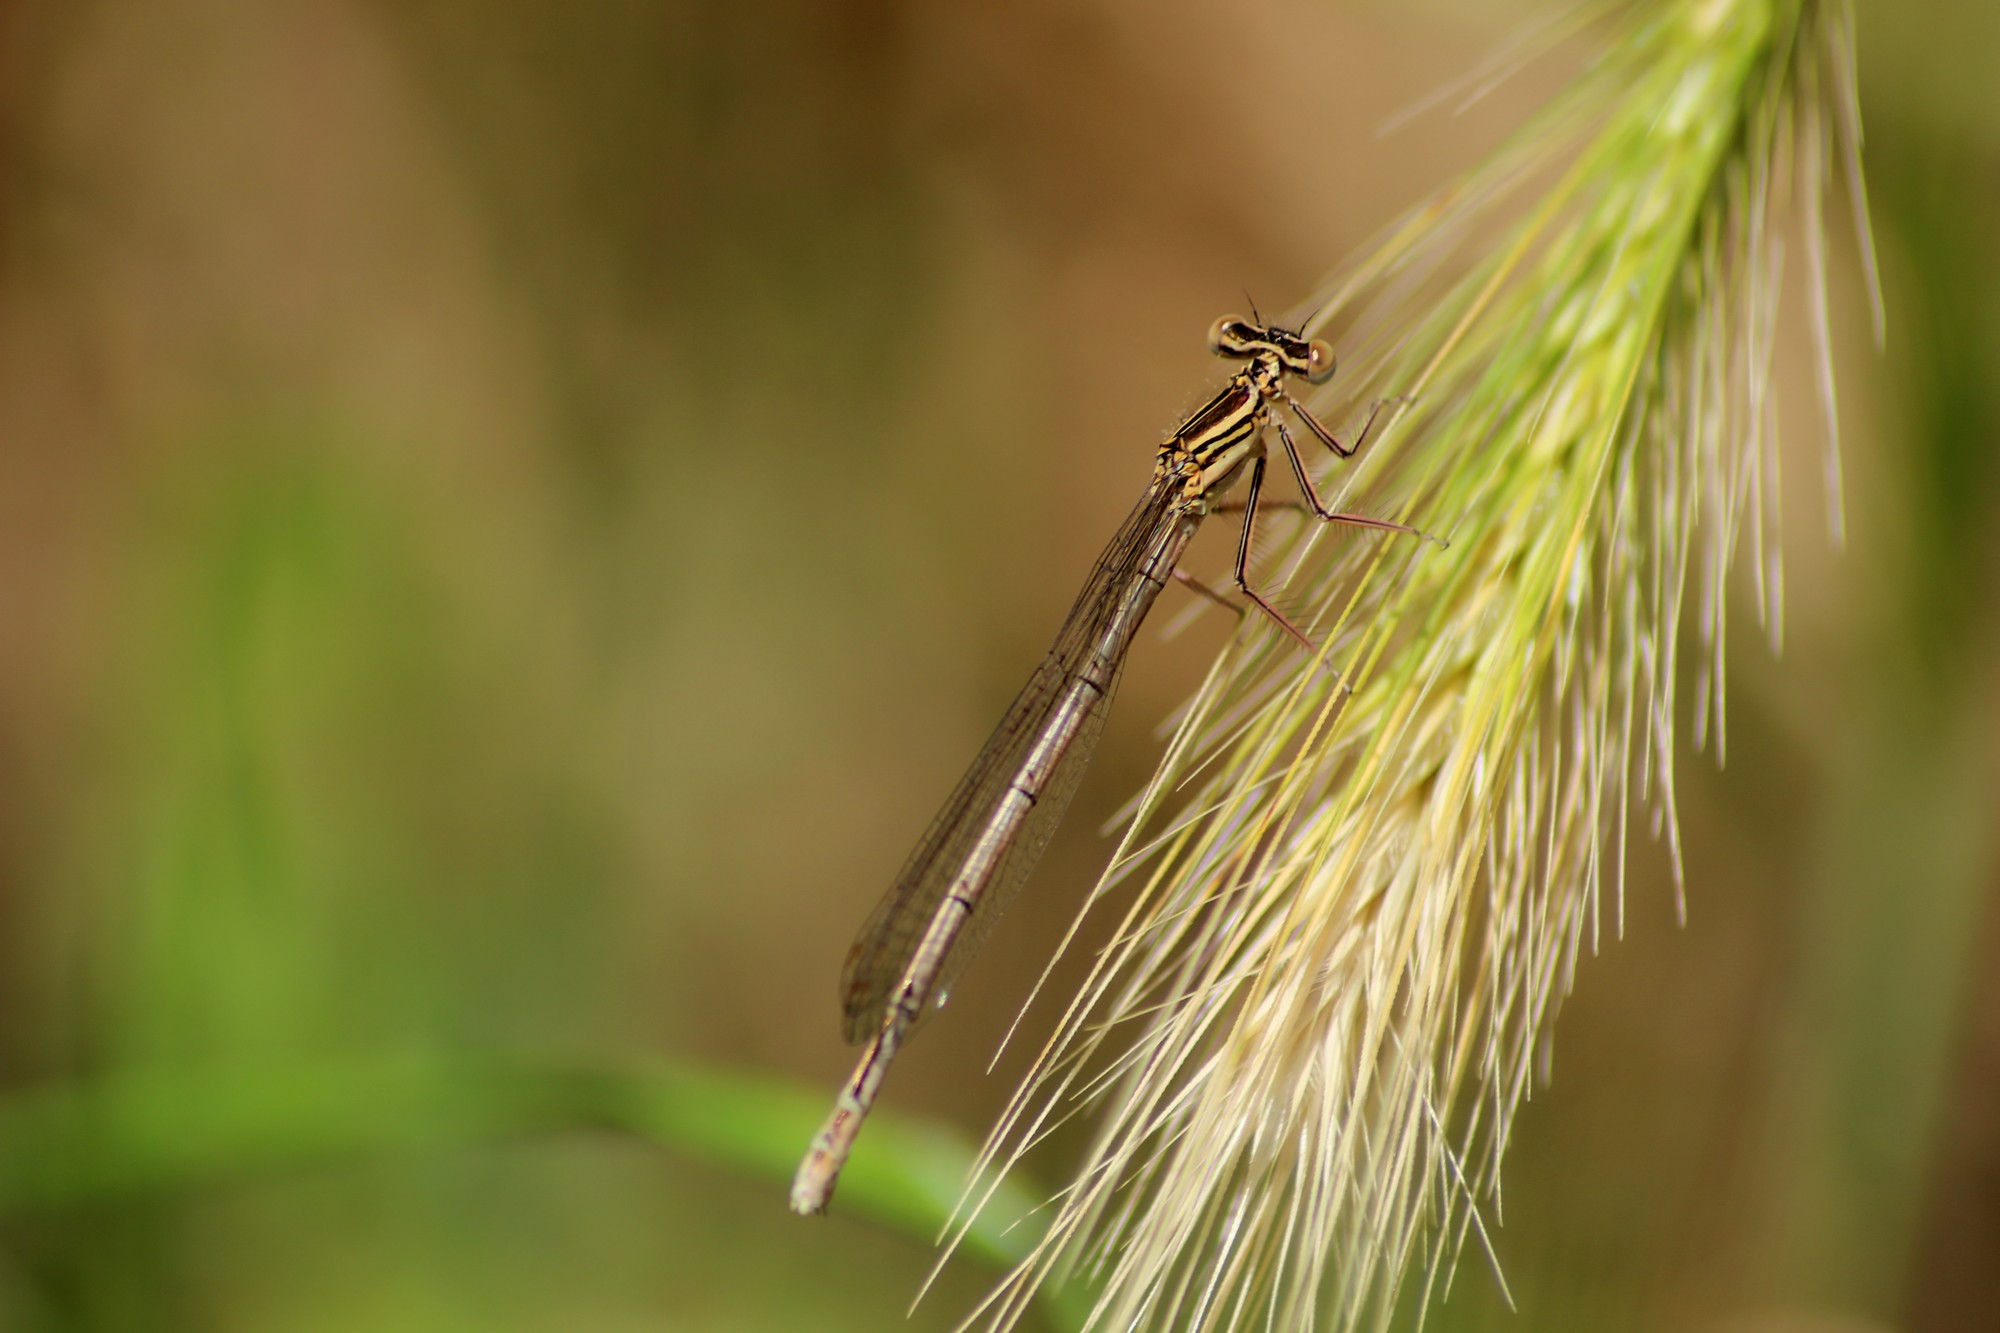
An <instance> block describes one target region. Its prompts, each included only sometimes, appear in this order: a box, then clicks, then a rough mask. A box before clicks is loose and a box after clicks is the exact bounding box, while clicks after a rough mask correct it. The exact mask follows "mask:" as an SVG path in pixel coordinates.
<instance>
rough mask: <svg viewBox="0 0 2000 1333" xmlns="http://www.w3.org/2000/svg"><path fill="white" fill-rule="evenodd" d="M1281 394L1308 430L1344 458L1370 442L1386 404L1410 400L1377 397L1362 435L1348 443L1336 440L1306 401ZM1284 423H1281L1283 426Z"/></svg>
mask: <svg viewBox="0 0 2000 1333" xmlns="http://www.w3.org/2000/svg"><path fill="white" fill-rule="evenodd" d="M1280 396H1281V397H1282V398H1283V399H1284V400H1285V406H1286V407H1289V408H1291V409H1292V415H1293V416H1295V417H1297V418H1298V419H1299V420H1300V421H1302V422H1304V423H1305V427H1306V429H1307V430H1309V431H1311V432H1312V433H1313V434H1315V435H1317V436H1319V442H1320V443H1321V444H1323V445H1325V446H1326V447H1327V448H1329V449H1331V450H1333V451H1334V452H1335V453H1336V454H1339V455H1340V456H1341V457H1342V458H1352V457H1354V455H1356V454H1358V453H1360V452H1361V446H1362V445H1364V444H1366V443H1368V432H1369V431H1371V430H1374V429H1375V418H1376V417H1378V416H1380V415H1381V414H1382V409H1383V408H1384V407H1385V406H1387V405H1388V404H1390V403H1401V402H1407V401H1409V400H1408V399H1405V398H1378V399H1376V400H1375V406H1373V407H1371V408H1369V409H1368V420H1367V421H1365V422H1363V423H1362V425H1361V435H1360V437H1359V438H1358V439H1356V440H1355V441H1354V443H1353V444H1351V445H1346V444H1342V443H1341V442H1340V441H1339V440H1336V439H1335V438H1334V437H1333V432H1332V431H1330V430H1328V429H1327V428H1326V427H1325V426H1322V425H1321V424H1320V421H1319V418H1318V417H1316V416H1314V415H1313V414H1312V413H1311V412H1310V411H1308V410H1307V409H1306V405H1305V404H1304V403H1302V402H1300V401H1299V400H1298V399H1296V398H1294V397H1292V396H1291V395H1290V394H1289V393H1287V394H1282V395H1280ZM1282 424H1283V423H1280V425H1281V426H1282Z"/></svg>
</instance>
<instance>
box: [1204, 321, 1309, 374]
mask: <svg viewBox="0 0 2000 1333" xmlns="http://www.w3.org/2000/svg"><path fill="white" fill-rule="evenodd" d="M1208 346H1209V349H1210V350H1211V351H1213V352H1214V353H1215V354H1216V355H1217V356H1227V357H1233V358H1235V359H1238V360H1243V361H1247V360H1249V359H1250V358H1251V357H1254V356H1258V355H1270V356H1275V357H1276V358H1277V359H1278V362H1279V364H1281V365H1282V366H1284V368H1285V370H1286V371H1287V372H1288V373H1289V374H1293V375H1297V376H1298V377H1299V378H1300V379H1303V380H1304V381H1305V382H1306V383H1308V384H1324V383H1326V381H1328V380H1329V379H1332V378H1333V369H1334V360H1333V347H1332V345H1331V344H1329V343H1327V342H1326V341H1325V340H1323V339H1320V338H1314V339H1312V340H1311V341H1307V340H1306V339H1305V338H1302V337H1300V336H1299V335H1298V334H1296V333H1293V332H1291V331H1290V330H1288V329H1281V328H1278V327H1276V326H1275V325H1272V326H1267V325H1263V324H1253V323H1251V322H1250V321H1249V320H1247V319H1244V318H1243V317H1242V316H1241V315H1224V316H1223V317H1222V318H1221V319H1218V320H1216V321H1215V323H1214V324H1212V325H1211V326H1209V330H1208Z"/></svg>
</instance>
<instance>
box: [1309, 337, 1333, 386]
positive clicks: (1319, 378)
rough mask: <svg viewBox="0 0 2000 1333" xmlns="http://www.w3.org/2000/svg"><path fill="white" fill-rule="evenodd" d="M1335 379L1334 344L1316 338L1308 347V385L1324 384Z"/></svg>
mask: <svg viewBox="0 0 2000 1333" xmlns="http://www.w3.org/2000/svg"><path fill="white" fill-rule="evenodd" d="M1332 378H1333V344H1331V343H1329V342H1327V341H1326V340H1325V339H1324V338H1315V339H1313V340H1312V342H1310V343H1308V344H1307V345H1306V375H1305V380H1306V383H1307V384H1324V383H1326V382H1327V381H1328V380H1330V379H1332Z"/></svg>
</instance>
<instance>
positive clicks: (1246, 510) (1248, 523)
mask: <svg viewBox="0 0 2000 1333" xmlns="http://www.w3.org/2000/svg"><path fill="white" fill-rule="evenodd" d="M1263 489H1264V456H1263V455H1262V454H1259V455H1258V456H1257V461H1256V462H1254V463H1252V464H1251V465H1250V486H1249V490H1248V493H1247V494H1245V495H1244V497H1243V531H1242V533H1241V535H1239V536H1238V537H1237V539H1236V586H1237V587H1238V588H1240V589H1242V591H1243V595H1244V596H1245V597H1248V598H1249V599H1250V600H1251V602H1252V603H1253V604H1254V605H1255V606H1256V607H1257V609H1258V610H1260V611H1262V612H1263V613H1264V614H1265V615H1267V616H1269V617H1271V619H1273V620H1275V621H1277V622H1278V625H1279V627H1280V628H1281V629H1283V630H1284V631H1285V633H1287V634H1289V635H1291V636H1292V637H1293V638H1294V639H1296V640H1298V643H1299V646H1300V647H1302V648H1304V649H1305V650H1306V651H1307V652H1309V653H1310V652H1314V651H1316V649H1315V647H1314V645H1313V641H1312V640H1311V639H1310V638H1308V637H1307V636H1306V632H1305V631H1304V630H1302V629H1300V628H1299V627H1298V626H1297V625H1294V624H1293V623H1292V622H1291V621H1290V620H1289V619H1287V618H1286V616H1285V613H1284V612H1282V611H1280V610H1279V609H1278V608H1277V607H1275V606H1272V605H1271V604H1270V603H1269V602H1268V601H1266V600H1265V599H1264V595H1263V594H1262V593H1260V592H1258V591H1257V590H1256V589H1255V588H1253V587H1251V586H1250V537H1251V534H1252V532H1253V531H1254V530H1255V528H1256V524H1257V493H1258V492H1259V491H1261V490H1263Z"/></svg>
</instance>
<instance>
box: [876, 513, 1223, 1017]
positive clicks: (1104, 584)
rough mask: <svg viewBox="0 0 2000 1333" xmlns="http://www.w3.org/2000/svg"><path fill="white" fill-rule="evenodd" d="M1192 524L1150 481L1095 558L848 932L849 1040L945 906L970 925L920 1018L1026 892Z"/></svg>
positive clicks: (896, 982)
mask: <svg viewBox="0 0 2000 1333" xmlns="http://www.w3.org/2000/svg"><path fill="white" fill-rule="evenodd" d="M1199 522H1200V516H1199V515H1198V514H1190V513H1187V512H1185V511H1184V510H1182V509H1181V508H1180V507H1178V506H1177V505H1176V503H1175V493H1174V491H1173V489H1172V488H1170V487H1169V486H1167V485H1165V484H1163V483H1159V482H1156V483H1155V484H1154V486H1153V488H1152V489H1151V490H1149V491H1148V492H1147V494H1146V497H1145V498H1144V499H1143V500H1141V501H1140V502H1139V504H1138V506H1137V507H1136V508H1134V509H1133V511H1132V513H1131V514H1130V516H1128V517H1127V518H1126V520H1125V522H1124V524H1123V525H1122V526H1121V527H1120V528H1119V529H1118V532H1117V534H1116V535H1115V536H1114V537H1113V538H1112V539H1111V543H1110V545H1108V546H1107V547H1106V548H1105V550H1104V554H1103V555H1101V556H1099V557H1098V561H1097V565H1096V567H1095V568H1094V569H1093V570H1092V571H1091V575H1090V579H1089V581H1088V582H1087V583H1085V584H1084V587H1083V591H1082V592H1081V593H1080V594H1079V595H1078V597H1077V599H1076V604H1075V605H1074V606H1073V607H1072V608H1071V609H1070V613H1069V618H1068V619H1067V620H1065V621H1064V622H1063V627H1062V630H1061V632H1060V633H1058V634H1057V636H1056V641H1055V645H1054V646H1053V647H1052V648H1050V650H1049V653H1048V655H1047V656H1046V657H1044V658H1043V659H1042V663H1041V665H1040V666H1039V667H1038V668H1036V671H1035V674H1034V675H1033V676H1032V677H1031V678H1030V679H1029V681H1028V683H1027V685H1026V686H1025V687H1024V688H1023V689H1022V690H1021V693H1020V694H1019V695H1017V696H1016V697H1015V699H1014V702H1013V703H1012V704H1011V705H1010V706H1009V707H1008V709H1007V712H1006V715H1005V716H1004V717H1002V718H1001V720H1000V725H999V726H998V727H997V728H996V729H995V730H994V732H993V735H992V736H991V737H990V738H989V739H988V740H987V742H986V745H985V746H984V748H982V749H981V750H980V752H979V756H978V758H976V759H974V760H973V761H972V766H971V768H969V769H967V770H966V773H965V776H964V777H963V778H961V779H959V783H958V786H957V787H956V788H955V789H953V791H952V793H951V796H950V797H949V798H948V799H947V800H946V801H945V803H944V808H943V809H941V810H939V811H938V813H937V817H936V818H935V819H933V820H932V821H931V824H930V827H929V828H928V829H927V830H926V831H925V833H924V836H923V837H922V839H920V840H919V841H918V843H917V846H916V850H915V851H913V852H912V853H911V854H910V859H909V861H908V862H906V863H905V864H904V866H903V870H902V873H901V874H899V875H897V877H896V881H895V883H894V884H893V885H891V886H890V888H889V891H888V892H887V893H886V894H884V895H883V897H882V901H881V902H879V903H878V904H876V907H875V910H874V911H873V912H871V913H870V914H869V916H868V919H867V920H866V921H865V922H863V923H862V926H861V931H860V933H859V934H858V935H856V936H855V939H854V945H853V947H852V948H851V949H849V950H848V955H847V964H846V967H845V968H844V969H843V971H842V973H841V1007H842V1022H843V1031H844V1033H845V1035H846V1038H847V1040H848V1042H850V1043H854V1044H858V1043H860V1042H863V1041H865V1040H867V1039H868V1038H869V1036H870V1035H871V1034H873V1033H874V1032H875V1031H876V1029H877V1028H878V1027H879V1026H880V1025H881V1023H882V1020H883V1016H884V1013H885V1011H886V1009H887V1007H888V1004H889V1001H890V998H891V996H893V995H894V994H895V993H896V991H897V989H898V987H899V986H900V985H901V983H902V982H903V979H904V974H905V973H906V971H907V970H908V969H909V967H910V964H911V961H912V959H914V958H915V957H916V956H917V953H918V951H919V949H920V948H922V947H923V946H924V942H925V940H926V939H927V938H931V939H933V940H936V939H938V938H940V935H939V934H937V933H934V931H933V924H934V922H936V921H937V919H938V916H939V913H940V912H941V911H942V912H947V913H957V912H959V911H960V910H961V909H963V912H964V915H965V920H964V921H963V922H962V923H957V926H956V930H955V931H946V932H944V933H943V935H942V938H943V939H944V941H945V942H944V944H943V946H942V953H941V955H939V956H938V957H936V958H935V959H934V960H933V961H934V964H935V971H934V975H933V976H932V977H930V978H929V979H927V981H926V982H925V984H924V985H923V987H922V991H923V995H924V999H923V1008H922V1011H921V1013H920V1014H919V1015H918V1020H917V1021H918V1022H921V1021H922V1020H923V1019H924V1018H928V1017H929V1016H930V1014H931V1013H933V1012H935V1010H936V1009H937V1007H938V1006H939V1005H940V1004H941V1003H943V1000H944V998H945V996H946V994H947V993H948V992H949V990H950V988H951V985H952V983H953V982H954V981H955V980H956V979H957V978H958V976H959V974H960V973H961V972H963V971H964V970H965V966H966V964H967V963H969V962H970V961H971V959H972V956H973V954H974V953H975V952H977V950H978V948H979V946H980V944H981V943H983V942H984V941H985V939H986V936H987V935H988V934H989V933H990V932H991V931H992V929H993V924H994V922H995V921H996V920H998V918H999V916H1000V914H1001V913H1002V912H1003V911H1005V910H1006V908H1007V904H1008V903H1009V902H1011V901H1012V900H1013V898H1014V896H1015V894H1016V893H1018V892H1019V891H1020V887H1021V884H1022V882H1023V881H1025V880H1026V879H1027V877H1028V874H1029V872H1030V871H1032V870H1033V869H1034V867H1035V863H1036V862H1037V861H1038V860H1040V859H1041V855H1042V851H1043V849H1044V848H1045V847H1047V846H1048V841H1049V837H1050V835H1051V834H1052V833H1054V831H1055V827H1056V825H1057V824H1058V823H1060V822H1061V821H1062V816H1063V812H1064V810H1065V809H1067V808H1068V806H1069V801H1070V797H1071V796H1073V795H1074V794H1075V793H1076V786H1077V783H1078V782H1079V781H1080V780H1081V778H1082V776H1083V770H1084V768H1085V766H1086V765H1087V764H1088V762H1089V759H1090V754H1091V752H1092V751H1093V750H1094V749H1095V748H1096V746H1097V738H1098V736H1099V735H1100V734H1101V733H1102V731H1103V728H1104V718H1105V715H1106V714H1107V713H1108V712H1109V711H1110V704H1111V696H1112V694H1113V693H1114V691H1115V690H1116V688H1117V684H1118V676H1119V674H1120V671H1121V670H1122V668H1123V666H1124V661H1125V650H1126V649H1127V647H1129V646H1130V644H1131V639H1132V635H1133V633H1134V632H1135V631H1136V630H1137V629H1138V627H1139V623H1140V621H1141V620H1143V619H1144V617H1145V614H1146V611H1147V610H1148V609H1149V608H1150V607H1151V605H1152V603H1153V599H1154V598H1155V597H1157V596H1158V595H1159V591H1160V588H1161V586H1162V585H1163V584H1164V582H1165V580H1166V579H1167V577H1168V576H1169V575H1170V574H1171V573H1172V572H1173V567H1174V563H1175V561H1177V560H1178V559H1179V557H1180V553H1181V551H1182V549H1184V548H1185V547H1186V545H1187V541H1188V538H1189V537H1190V536H1191V535H1192V534H1193V532H1194V529H1195V527H1196V525H1197V524H1198V523H1199ZM1024 806H1025V811H1024V810H1023V807H1024ZM932 947H934V948H935V947H938V946H937V945H935V944H934V945H933V946H932Z"/></svg>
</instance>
